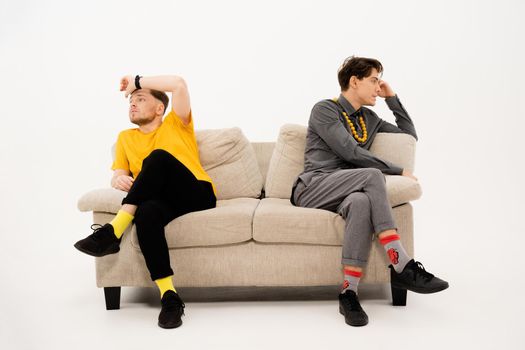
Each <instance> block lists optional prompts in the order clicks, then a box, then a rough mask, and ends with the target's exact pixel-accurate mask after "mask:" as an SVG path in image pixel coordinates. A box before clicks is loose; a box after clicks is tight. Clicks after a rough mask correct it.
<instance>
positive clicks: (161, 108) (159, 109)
mask: <svg viewBox="0 0 525 350" xmlns="http://www.w3.org/2000/svg"><path fill="white" fill-rule="evenodd" d="M164 112H166V111H165V110H164V105H163V104H162V103H157V110H156V113H157V115H160V116H162V115H164Z"/></svg>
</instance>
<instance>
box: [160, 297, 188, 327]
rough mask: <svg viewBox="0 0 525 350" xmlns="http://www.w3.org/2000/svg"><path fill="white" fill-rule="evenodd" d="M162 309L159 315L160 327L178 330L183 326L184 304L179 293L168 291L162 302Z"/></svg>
mask: <svg viewBox="0 0 525 350" xmlns="http://www.w3.org/2000/svg"><path fill="white" fill-rule="evenodd" d="M160 303H161V305H162V309H161V310H160V314H159V327H162V328H177V327H180V325H181V324H182V315H184V307H185V306H186V305H184V302H183V301H182V299H181V298H180V297H179V295H178V294H177V293H175V292H174V291H172V290H168V291H166V292H165V293H164V295H163V296H162V299H161V300H160Z"/></svg>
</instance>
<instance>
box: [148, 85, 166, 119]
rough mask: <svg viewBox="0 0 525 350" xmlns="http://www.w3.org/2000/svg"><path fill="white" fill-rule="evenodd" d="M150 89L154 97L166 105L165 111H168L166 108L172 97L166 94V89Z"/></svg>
mask: <svg viewBox="0 0 525 350" xmlns="http://www.w3.org/2000/svg"><path fill="white" fill-rule="evenodd" d="M150 91H151V94H152V95H153V97H155V98H156V99H157V100H159V101H160V102H162V104H163V105H164V113H166V109H167V108H168V103H169V102H170V98H169V97H168V95H166V93H165V92H164V91H159V90H153V89H150Z"/></svg>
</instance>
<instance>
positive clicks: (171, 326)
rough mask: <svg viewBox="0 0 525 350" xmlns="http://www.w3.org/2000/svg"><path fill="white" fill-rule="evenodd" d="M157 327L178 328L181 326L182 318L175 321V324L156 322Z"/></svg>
mask: <svg viewBox="0 0 525 350" xmlns="http://www.w3.org/2000/svg"><path fill="white" fill-rule="evenodd" d="M158 325H159V327H160V328H164V329H173V328H178V327H180V326H182V320H180V322H178V323H176V324H164V325H163V324H161V323H160V322H159V323H158Z"/></svg>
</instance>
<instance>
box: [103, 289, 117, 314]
mask: <svg viewBox="0 0 525 350" xmlns="http://www.w3.org/2000/svg"><path fill="white" fill-rule="evenodd" d="M104 297H105V298H106V310H118V309H120V287H104Z"/></svg>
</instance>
